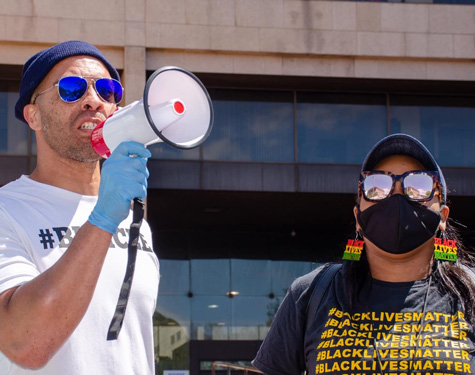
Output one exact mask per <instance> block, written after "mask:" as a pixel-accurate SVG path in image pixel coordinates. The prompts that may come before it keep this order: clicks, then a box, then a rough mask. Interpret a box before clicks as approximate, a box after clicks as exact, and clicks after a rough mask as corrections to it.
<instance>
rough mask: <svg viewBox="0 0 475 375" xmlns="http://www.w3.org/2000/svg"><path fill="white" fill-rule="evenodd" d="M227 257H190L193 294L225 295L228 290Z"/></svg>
mask: <svg viewBox="0 0 475 375" xmlns="http://www.w3.org/2000/svg"><path fill="white" fill-rule="evenodd" d="M229 272H230V271H229V259H192V260H191V291H192V292H193V295H208V296H209V295H216V296H226V293H228V292H229V291H230V289H229V288H230V274H229Z"/></svg>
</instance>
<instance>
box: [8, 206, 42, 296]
mask: <svg viewBox="0 0 475 375" xmlns="http://www.w3.org/2000/svg"><path fill="white" fill-rule="evenodd" d="M16 228H17V224H16V223H15V222H14V221H13V220H12V219H11V217H10V215H8V213H7V212H6V211H4V210H3V208H0V293H3V292H4V291H6V290H8V289H10V288H13V287H15V286H18V285H21V284H23V283H25V282H27V281H30V280H31V279H33V278H35V277H36V276H38V275H39V274H40V272H39V271H38V268H37V267H36V266H35V264H34V262H33V261H32V259H31V257H30V255H29V253H28V251H27V250H26V248H25V246H24V244H22V241H21V238H20V235H19V233H18V231H17V230H16Z"/></svg>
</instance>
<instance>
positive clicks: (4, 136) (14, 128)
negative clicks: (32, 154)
mask: <svg viewBox="0 0 475 375" xmlns="http://www.w3.org/2000/svg"><path fill="white" fill-rule="evenodd" d="M17 99H18V93H17V92H4V91H0V153H2V154H8V155H26V154H27V152H28V129H29V128H28V125H26V124H25V123H23V122H21V121H20V120H17V118H16V117H15V111H14V108H15V104H16V101H17Z"/></svg>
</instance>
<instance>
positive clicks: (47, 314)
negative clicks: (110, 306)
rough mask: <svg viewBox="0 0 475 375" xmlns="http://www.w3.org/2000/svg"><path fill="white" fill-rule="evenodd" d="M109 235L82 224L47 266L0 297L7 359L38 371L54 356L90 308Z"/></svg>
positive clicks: (0, 329)
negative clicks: (37, 274)
mask: <svg viewBox="0 0 475 375" xmlns="http://www.w3.org/2000/svg"><path fill="white" fill-rule="evenodd" d="M111 237H112V234H110V233H109V232H106V231H104V230H102V229H99V228H98V227H96V226H94V225H92V224H90V223H89V222H86V224H84V225H83V226H82V227H81V228H80V230H79V231H78V232H77V234H76V237H75V239H74V240H73V241H72V243H71V245H70V246H69V248H68V249H67V251H66V252H65V253H64V254H63V256H62V257H61V258H60V259H59V260H58V261H57V262H56V263H55V264H54V265H53V266H52V267H50V268H49V269H48V270H46V271H45V272H43V273H42V274H41V275H39V276H37V277H36V278H34V279H33V280H31V281H29V282H27V283H25V284H23V285H21V286H20V287H17V288H13V289H10V290H8V291H6V292H4V293H3V294H2V295H0V337H1V340H0V350H1V351H2V352H3V353H4V354H5V355H7V357H9V358H10V359H11V360H12V361H14V362H16V363H18V364H19V365H20V366H23V367H27V368H39V367H42V366H44V365H45V364H46V363H47V362H48V360H49V359H50V358H51V356H52V355H53V354H54V353H56V351H57V350H58V349H59V348H60V347H61V345H62V344H63V343H64V342H65V340H66V339H67V338H68V337H69V336H70V335H71V333H72V332H73V331H74V329H75V328H76V327H77V325H78V324H79V322H80V321H81V319H82V317H83V316H84V314H85V312H86V310H87V308H88V306H89V303H90V301H91V299H92V296H93V294H94V290H95V287H96V283H97V280H98V278H99V275H100V273H101V269H102V266H103V264H104V259H105V256H106V254H107V250H108V248H109V245H110V241H111Z"/></svg>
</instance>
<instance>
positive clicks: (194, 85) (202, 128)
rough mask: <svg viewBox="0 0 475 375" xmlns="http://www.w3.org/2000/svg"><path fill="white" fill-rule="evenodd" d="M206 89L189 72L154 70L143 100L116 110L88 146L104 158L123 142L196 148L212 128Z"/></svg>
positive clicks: (98, 129) (97, 128) (210, 109)
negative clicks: (157, 143) (162, 143)
mask: <svg viewBox="0 0 475 375" xmlns="http://www.w3.org/2000/svg"><path fill="white" fill-rule="evenodd" d="M213 117H214V115H213V106H212V103H211V99H210V97H209V95H208V92H207V91H206V88H205V87H204V85H203V84H202V83H201V81H200V80H199V79H198V78H197V77H196V76H195V75H194V74H192V73H191V72H189V71H187V70H185V69H182V68H178V67H175V66H167V67H164V68H161V69H159V70H157V71H155V72H154V73H153V74H152V75H151V76H150V78H149V79H148V80H147V83H146V85H145V89H144V96H143V99H142V100H139V101H136V102H133V103H131V104H129V105H127V106H126V107H123V108H120V109H118V110H117V111H116V112H115V113H114V114H113V115H112V116H110V117H109V118H108V119H107V120H105V121H104V122H102V123H100V124H99V125H97V126H96V128H95V129H94V130H93V131H92V134H91V144H92V147H93V148H94V150H95V151H96V152H97V153H98V154H99V155H101V156H102V157H104V158H107V157H108V156H110V154H111V153H112V151H114V149H115V148H116V147H117V146H118V145H119V144H120V143H121V142H124V141H135V142H139V143H142V144H143V145H145V146H148V145H151V144H153V143H156V142H165V143H168V144H169V145H171V146H173V147H176V148H179V149H189V148H193V147H196V146H199V145H200V144H201V143H203V142H204V141H205V140H206V138H208V136H209V134H210V132H211V129H212V127H213Z"/></svg>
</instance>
